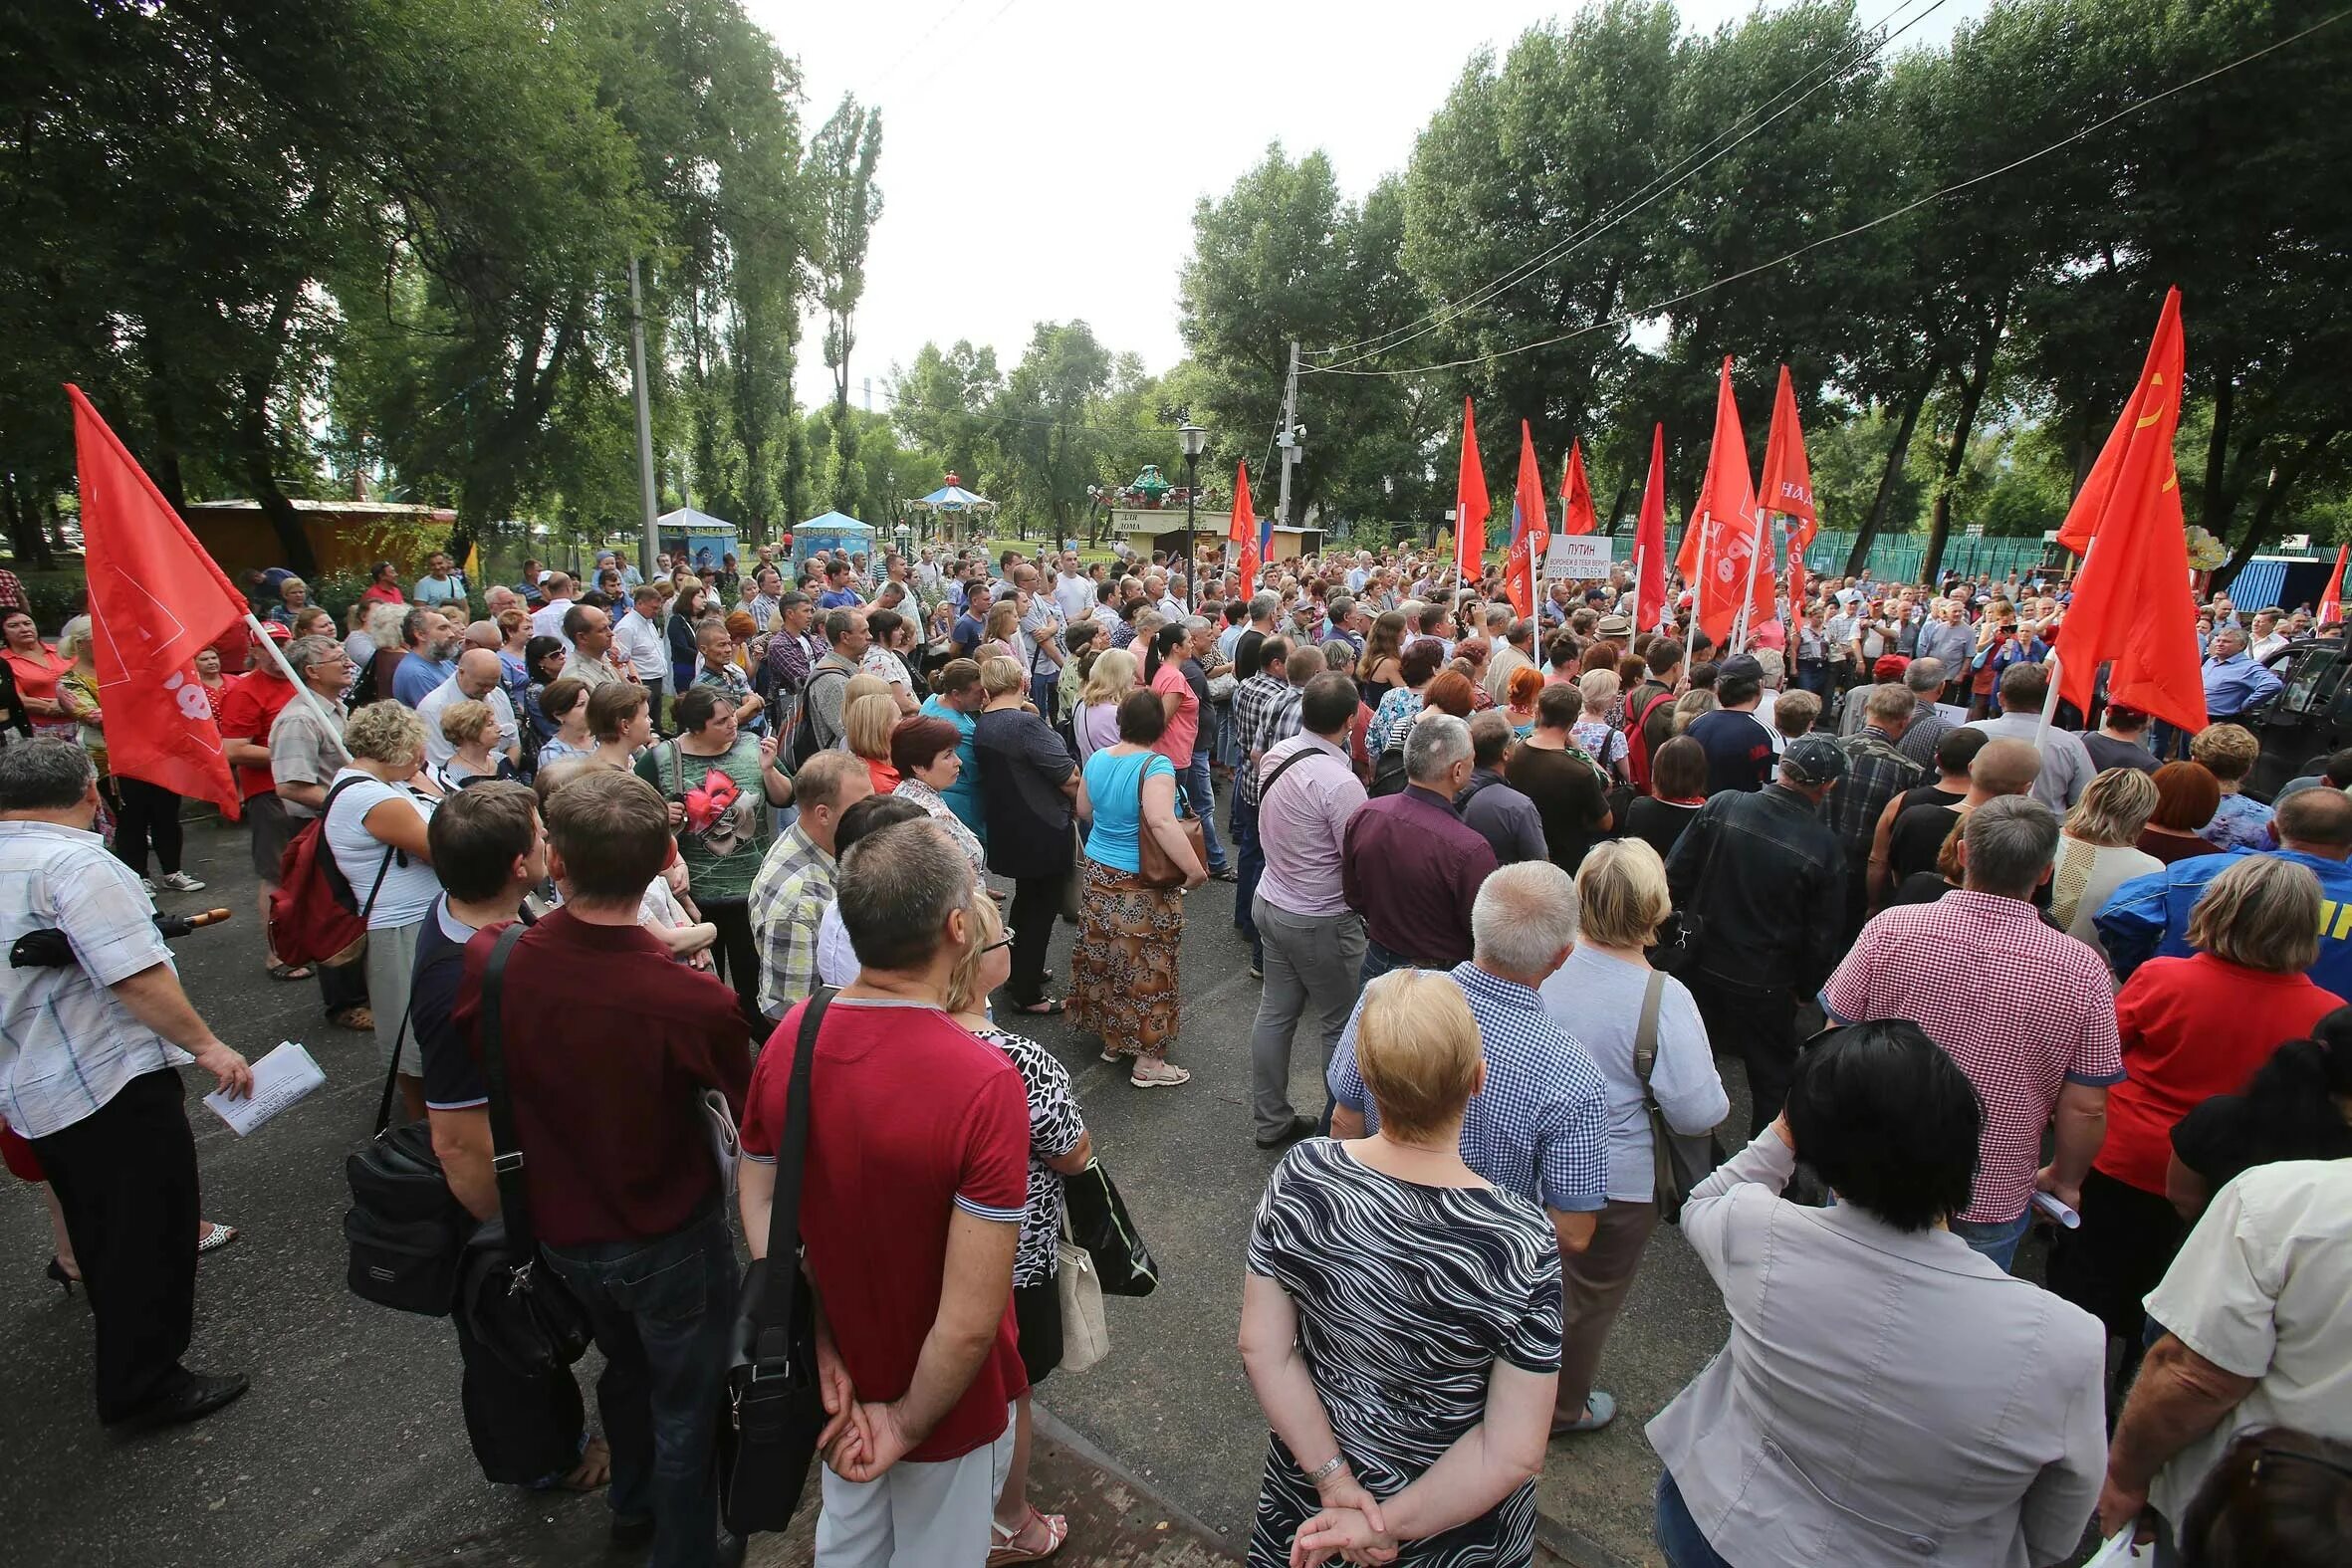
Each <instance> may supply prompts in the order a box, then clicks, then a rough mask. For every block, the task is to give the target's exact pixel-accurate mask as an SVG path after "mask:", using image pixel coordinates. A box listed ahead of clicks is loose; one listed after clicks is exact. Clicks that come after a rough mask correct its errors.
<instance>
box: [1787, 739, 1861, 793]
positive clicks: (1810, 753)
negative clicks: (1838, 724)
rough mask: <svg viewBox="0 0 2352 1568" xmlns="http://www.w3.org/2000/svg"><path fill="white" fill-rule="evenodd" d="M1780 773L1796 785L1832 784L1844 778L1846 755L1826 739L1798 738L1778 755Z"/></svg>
mask: <svg viewBox="0 0 2352 1568" xmlns="http://www.w3.org/2000/svg"><path fill="white" fill-rule="evenodd" d="M1780 771H1781V772H1782V773H1784V774H1787V775H1788V776H1789V777H1791V778H1793V779H1794V780H1795V781H1796V782H1797V783H1798V784H1831V783H1834V782H1835V781H1837V780H1839V779H1843V778H1844V777H1845V774H1846V754H1845V753H1844V752H1842V751H1840V750H1838V746H1837V743H1836V742H1835V741H1833V740H1831V739H1829V737H1827V736H1826V735H1800V736H1798V737H1797V738H1796V739H1795V740H1793V741H1790V742H1789V743H1788V750H1787V751H1786V752H1784V753H1782V754H1781V757H1780Z"/></svg>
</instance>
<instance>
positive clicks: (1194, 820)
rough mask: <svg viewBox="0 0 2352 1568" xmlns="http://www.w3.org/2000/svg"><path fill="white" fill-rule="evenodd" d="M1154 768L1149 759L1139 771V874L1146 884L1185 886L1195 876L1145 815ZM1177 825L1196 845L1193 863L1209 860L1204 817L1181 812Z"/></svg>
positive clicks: (1136, 843) (1137, 800)
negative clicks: (1147, 778)
mask: <svg viewBox="0 0 2352 1568" xmlns="http://www.w3.org/2000/svg"><path fill="white" fill-rule="evenodd" d="M1150 771H1151V764H1150V763H1148V762H1146V763H1145V764H1144V765H1143V767H1142V768H1140V769H1138V770H1137V771H1136V774H1135V848H1136V860H1135V864H1136V867H1137V870H1136V873H1135V874H1136V876H1137V877H1138V878H1139V879H1140V880H1141V881H1142V883H1143V885H1144V886H1145V887H1182V886H1183V885H1184V884H1185V883H1186V882H1187V881H1189V880H1191V878H1190V877H1189V876H1188V875H1187V874H1186V872H1185V870H1184V868H1183V867H1182V866H1180V865H1178V864H1177V863H1176V862H1175V861H1173V860H1171V859H1169V858H1168V851H1167V850H1165V849H1163V848H1161V847H1160V840H1159V835H1158V834H1156V833H1154V832H1153V831H1152V830H1151V824H1150V823H1149V822H1147V821H1145V820H1144V819H1143V776H1144V775H1145V774H1147V773H1149V772H1150ZM1176 825H1177V827H1178V828H1180V829H1181V830H1182V831H1183V833H1184V841H1185V842H1186V843H1188V844H1190V845H1191V846H1192V860H1193V864H1195V865H1198V866H1206V865H1207V864H1208V863H1209V844H1208V840H1207V839H1206V838H1204V837H1202V836H1201V819H1200V818H1199V817H1197V816H1179V817H1177V818H1176Z"/></svg>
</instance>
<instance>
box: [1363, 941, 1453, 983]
mask: <svg viewBox="0 0 2352 1568" xmlns="http://www.w3.org/2000/svg"><path fill="white" fill-rule="evenodd" d="M1430 967H1431V966H1429V965H1426V964H1423V963H1422V962H1421V961H1420V960H1419V959H1417V958H1414V957H1412V956H1411V955H1410V954H1405V953H1399V952H1397V951H1396V950H1395V949H1393V948H1384V947H1382V946H1381V945H1380V944H1379V943H1378V942H1375V941H1374V940H1372V938H1371V937H1369V936H1367V937H1365V938H1364V967H1363V984H1364V985H1366V986H1369V985H1370V984H1372V982H1374V981H1376V980H1378V979H1379V978H1380V977H1381V976H1383V975H1385V974H1387V973H1388V972H1389V971H1390V970H1392V969H1427V968H1430ZM1435 967H1436V968H1439V969H1451V968H1453V966H1452V965H1451V964H1440V965H1437V966H1435Z"/></svg>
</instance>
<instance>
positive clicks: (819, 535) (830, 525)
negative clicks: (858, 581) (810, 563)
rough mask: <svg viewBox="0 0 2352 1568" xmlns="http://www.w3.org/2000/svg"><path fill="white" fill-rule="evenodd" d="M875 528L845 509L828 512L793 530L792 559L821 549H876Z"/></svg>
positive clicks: (853, 552) (812, 553) (852, 550)
mask: <svg viewBox="0 0 2352 1568" xmlns="http://www.w3.org/2000/svg"><path fill="white" fill-rule="evenodd" d="M873 543H874V531H873V527H872V525H870V524H866V523H860V522H858V521H857V519H855V518H853V517H851V516H849V515H848V514H847V513H845V512H827V513H826V514H824V516H823V517H817V518H811V519H810V520H809V521H808V522H806V523H803V524H801V525H800V526H799V527H797V528H795V529H794V530H793V560H794V562H795V563H796V564H797V563H799V562H801V561H804V560H808V559H809V558H810V557H811V556H814V555H816V554H817V553H818V552H819V551H821V550H846V551H849V552H851V553H852V554H857V555H862V554H865V553H867V552H869V551H871V550H872V549H873Z"/></svg>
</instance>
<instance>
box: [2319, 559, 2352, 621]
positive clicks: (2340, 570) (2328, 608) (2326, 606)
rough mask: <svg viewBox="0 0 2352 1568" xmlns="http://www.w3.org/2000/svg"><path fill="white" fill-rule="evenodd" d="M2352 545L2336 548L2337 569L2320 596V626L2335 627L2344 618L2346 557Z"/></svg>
mask: <svg viewBox="0 0 2352 1568" xmlns="http://www.w3.org/2000/svg"><path fill="white" fill-rule="evenodd" d="M2348 551H2352V545H2338V546H2337V547H2336V569H2335V570H2334V571H2333V572H2331V573H2330V574H2329V575H2328V579H2327V588H2326V590H2325V591H2324V592H2322V593H2321V594H2320V595H2319V624H2321V625H2322V626H2333V625H2334V624H2335V623H2336V622H2337V621H2340V620H2342V619H2343V618H2344V556H2345V553H2346V552H2348Z"/></svg>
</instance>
